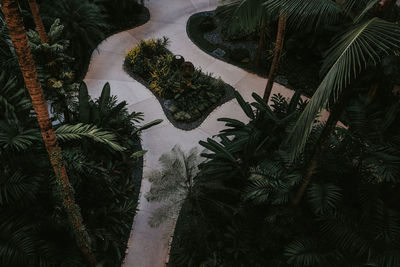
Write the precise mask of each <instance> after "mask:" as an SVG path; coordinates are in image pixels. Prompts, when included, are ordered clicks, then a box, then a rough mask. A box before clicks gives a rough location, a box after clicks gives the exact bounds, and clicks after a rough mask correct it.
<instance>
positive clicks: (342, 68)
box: [288, 18, 400, 157]
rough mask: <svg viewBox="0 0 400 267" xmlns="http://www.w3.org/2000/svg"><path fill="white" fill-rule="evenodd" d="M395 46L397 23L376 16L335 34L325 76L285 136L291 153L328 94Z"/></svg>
mask: <svg viewBox="0 0 400 267" xmlns="http://www.w3.org/2000/svg"><path fill="white" fill-rule="evenodd" d="M399 48H400V26H399V25H397V24H394V23H390V22H387V21H385V20H382V19H379V18H373V19H370V20H368V21H366V22H364V23H362V24H360V25H356V26H355V27H353V28H352V29H350V30H349V31H348V32H346V33H344V34H343V35H342V36H341V37H339V39H338V40H337V42H336V43H335V44H334V46H333V47H332V48H331V49H330V51H329V52H328V55H327V57H326V60H325V62H324V64H323V70H324V71H326V70H328V69H329V70H328V72H327V74H326V75H325V78H324V79H323V81H322V82H321V84H320V85H319V87H318V89H317V90H316V92H315V93H314V95H313V97H312V98H311V99H310V101H309V103H308V105H307V107H306V108H305V109H304V111H303V113H302V114H301V116H300V118H299V120H298V121H297V123H296V125H295V126H294V128H293V130H292V132H291V134H290V136H289V139H288V140H289V143H290V144H291V147H292V151H293V157H296V156H297V155H298V154H299V152H301V151H302V150H303V148H304V146H305V144H306V141H307V137H308V135H309V134H310V132H311V129H312V125H313V122H314V120H315V117H316V116H317V114H318V113H319V112H320V111H321V110H322V109H323V108H324V107H326V105H327V103H328V100H329V98H330V97H331V95H332V94H333V95H334V97H335V100H337V98H338V95H339V93H340V92H341V91H342V90H344V89H345V88H346V87H347V86H348V85H349V83H350V82H351V80H352V79H354V78H356V77H357V76H358V74H359V73H360V72H361V71H362V70H363V69H365V68H366V66H367V64H369V63H373V64H377V63H378V62H379V61H380V59H381V57H382V55H385V54H392V53H394V52H396V51H398V49H399Z"/></svg>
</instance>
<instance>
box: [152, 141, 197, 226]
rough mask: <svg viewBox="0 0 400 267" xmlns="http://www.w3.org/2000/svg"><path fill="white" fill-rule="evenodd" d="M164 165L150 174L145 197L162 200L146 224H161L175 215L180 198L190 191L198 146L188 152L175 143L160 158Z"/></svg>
mask: <svg viewBox="0 0 400 267" xmlns="http://www.w3.org/2000/svg"><path fill="white" fill-rule="evenodd" d="M159 161H160V163H161V165H162V167H163V169H162V170H161V171H153V172H152V173H151V175H150V178H149V180H150V182H151V183H152V184H151V188H150V191H149V192H148V193H147V194H146V198H147V200H148V201H156V202H161V201H162V202H163V204H162V205H161V206H160V207H159V208H158V209H156V210H155V211H154V213H153V214H152V216H151V217H150V221H149V224H150V225H151V226H153V227H156V226H158V225H160V224H161V223H162V222H164V221H166V220H167V219H168V218H176V217H177V215H178V214H179V211H180V209H181V207H182V204H183V202H184V201H185V200H186V199H187V198H188V197H189V196H191V195H192V193H193V192H192V191H193V188H194V186H195V184H196V175H197V173H198V171H199V170H198V167H197V166H198V165H199V164H200V162H201V158H200V156H199V153H198V151H197V148H192V149H191V150H190V151H189V152H188V154H186V153H184V152H183V151H182V149H181V148H180V147H179V146H178V145H176V146H174V148H173V149H172V151H171V152H170V153H165V154H163V155H162V156H161V157H160V159H159Z"/></svg>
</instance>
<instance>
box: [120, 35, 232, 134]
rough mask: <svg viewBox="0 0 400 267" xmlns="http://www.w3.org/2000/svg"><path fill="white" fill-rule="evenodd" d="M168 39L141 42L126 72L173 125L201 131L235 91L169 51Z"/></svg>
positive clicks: (128, 57)
mask: <svg viewBox="0 0 400 267" xmlns="http://www.w3.org/2000/svg"><path fill="white" fill-rule="evenodd" d="M167 46H168V39H167V38H166V37H164V38H163V39H157V40H154V39H151V40H145V41H141V42H140V43H139V44H138V45H137V46H134V47H132V49H131V50H130V51H129V52H128V54H127V55H126V58H125V69H126V71H127V72H128V73H129V74H130V75H131V76H132V77H133V78H135V79H136V80H138V81H139V82H141V83H142V84H143V85H145V86H146V87H147V88H149V89H150V91H151V92H152V93H153V94H154V95H155V96H156V97H157V99H158V100H159V101H160V104H161V106H162V108H163V110H164V112H165V114H166V116H167V118H168V119H169V120H170V121H171V123H172V124H173V125H174V126H175V127H177V128H180V129H183V130H192V129H194V128H196V127H198V126H199V125H200V124H201V123H202V122H203V121H204V119H205V118H206V117H207V116H208V115H209V114H210V113H211V112H212V111H213V110H214V109H215V108H216V107H217V106H219V105H221V104H223V103H225V102H227V101H229V100H230V99H232V98H233V92H234V89H233V88H232V87H231V86H230V85H228V84H226V83H225V82H224V81H222V80H221V79H220V78H218V79H217V78H214V77H213V76H212V75H211V74H208V73H204V72H203V71H202V70H201V69H200V68H195V67H194V65H193V64H192V63H191V62H185V61H184V58H183V57H181V56H179V55H175V56H174V55H173V54H172V53H171V52H170V51H169V50H168V49H167Z"/></svg>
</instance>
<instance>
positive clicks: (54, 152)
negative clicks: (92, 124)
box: [0, 0, 96, 266]
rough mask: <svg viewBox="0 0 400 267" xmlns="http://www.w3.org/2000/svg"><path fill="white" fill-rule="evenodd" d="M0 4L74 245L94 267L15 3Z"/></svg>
mask: <svg viewBox="0 0 400 267" xmlns="http://www.w3.org/2000/svg"><path fill="white" fill-rule="evenodd" d="M0 3H1V9H2V11H3V13H4V17H5V20H6V23H7V27H8V29H9V32H10V37H11V40H12V42H13V45H14V48H15V52H16V55H17V59H18V63H19V65H20V68H21V72H22V75H23V78H24V81H25V84H26V87H27V89H28V92H29V95H30V97H31V99H32V105H33V108H34V110H35V113H36V118H37V121H38V123H39V127H40V130H41V134H42V138H43V140H44V144H45V147H46V150H47V153H48V154H49V159H50V162H51V164H52V166H53V170H54V172H55V174H56V181H57V186H58V188H59V190H60V192H61V195H62V201H63V205H64V207H65V209H66V212H67V214H68V219H69V221H70V224H71V227H72V229H73V232H74V234H75V238H76V241H77V244H78V246H79V248H80V249H81V251H82V253H83V254H84V256H85V258H86V259H87V261H88V262H89V263H90V265H91V266H95V264H96V260H95V257H94V255H93V254H92V251H91V245H90V237H89V234H88V232H87V230H86V228H85V226H84V224H83V220H82V216H81V213H80V211H79V207H78V206H77V205H76V203H75V199H74V193H73V189H72V187H71V185H70V184H69V180H68V175H67V171H66V169H65V166H64V165H63V160H62V154H61V149H60V147H59V145H58V143H57V140H56V135H55V133H54V130H53V128H52V124H51V122H50V117H49V113H48V109H47V108H48V107H47V103H46V101H45V99H44V96H43V90H42V86H41V84H40V82H39V80H38V77H37V72H36V68H35V62H34V61H33V58H32V54H31V51H30V48H29V42H28V37H27V36H26V33H25V28H24V25H23V21H22V19H21V17H20V15H19V10H18V3H17V1H13V0H1V1H0Z"/></svg>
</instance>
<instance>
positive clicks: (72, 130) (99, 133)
mask: <svg viewBox="0 0 400 267" xmlns="http://www.w3.org/2000/svg"><path fill="white" fill-rule="evenodd" d="M55 133H56V136H57V139H58V140H59V141H60V142H66V141H73V140H81V139H82V138H84V137H87V138H89V139H91V140H93V141H95V142H98V143H102V144H105V145H107V146H108V147H109V148H111V149H113V150H115V151H120V152H121V151H124V150H125V148H124V147H122V146H120V145H119V144H118V143H117V137H116V135H115V134H114V133H112V132H109V131H104V130H102V129H99V128H97V127H96V126H94V125H88V124H83V123H78V124H75V125H67V124H65V125H62V126H60V127H58V128H57V129H56V131H55Z"/></svg>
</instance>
